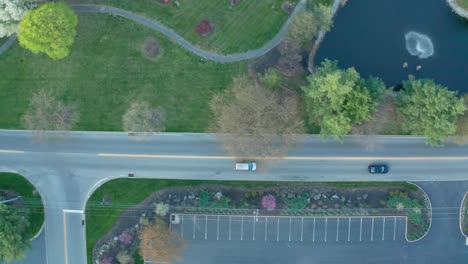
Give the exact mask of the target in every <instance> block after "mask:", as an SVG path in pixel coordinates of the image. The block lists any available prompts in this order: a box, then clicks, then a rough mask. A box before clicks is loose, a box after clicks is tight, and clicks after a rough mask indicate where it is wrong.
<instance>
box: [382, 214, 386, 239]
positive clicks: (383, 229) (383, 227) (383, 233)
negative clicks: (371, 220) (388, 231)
mask: <svg viewBox="0 0 468 264" xmlns="http://www.w3.org/2000/svg"><path fill="white" fill-rule="evenodd" d="M385 218H386V217H384V218H383V226H382V240H385Z"/></svg>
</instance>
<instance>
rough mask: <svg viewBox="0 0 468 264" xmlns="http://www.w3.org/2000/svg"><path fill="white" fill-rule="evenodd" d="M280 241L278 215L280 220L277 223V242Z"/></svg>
mask: <svg viewBox="0 0 468 264" xmlns="http://www.w3.org/2000/svg"><path fill="white" fill-rule="evenodd" d="M278 241H279V217H278V221H277V224H276V242H278Z"/></svg>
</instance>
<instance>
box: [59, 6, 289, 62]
mask: <svg viewBox="0 0 468 264" xmlns="http://www.w3.org/2000/svg"><path fill="white" fill-rule="evenodd" d="M68 2H69V3H92V4H103V5H110V6H114V7H118V8H121V9H125V10H128V11H132V12H135V13H138V14H142V15H144V16H146V17H148V18H152V19H154V20H156V21H159V22H161V23H162V24H164V25H166V26H168V27H170V28H171V29H173V30H174V31H175V32H177V33H178V34H180V35H181V36H182V37H184V38H186V39H187V40H189V41H190V42H192V43H194V44H196V45H199V46H201V47H202V48H203V49H206V50H211V51H214V52H217V53H222V54H230V53H235V52H241V51H247V50H252V49H256V48H259V47H261V46H263V45H264V44H265V43H266V42H268V40H270V39H272V38H273V37H274V36H275V35H276V34H277V33H278V32H279V30H280V28H281V26H282V25H283V24H284V23H285V22H286V20H287V18H288V15H287V14H286V13H285V12H283V11H282V10H281V4H282V3H283V2H284V0H261V1H251V0H241V1H240V4H239V5H238V6H236V7H233V8H231V7H230V4H229V0H222V1H221V0H178V2H179V3H180V7H177V6H176V4H175V2H176V1H174V0H171V2H170V3H168V4H166V5H164V4H161V2H160V0H138V1H135V0H69V1H68ZM203 19H206V20H208V21H210V22H211V23H212V25H213V26H214V31H213V33H212V34H211V35H210V36H208V37H201V36H199V35H198V34H196V33H195V31H194V27H195V26H196V25H197V24H198V23H199V22H200V21H201V20H203Z"/></svg>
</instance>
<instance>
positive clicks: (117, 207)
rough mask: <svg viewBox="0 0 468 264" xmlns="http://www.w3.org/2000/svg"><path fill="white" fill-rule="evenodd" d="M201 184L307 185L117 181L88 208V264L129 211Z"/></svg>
mask: <svg viewBox="0 0 468 264" xmlns="http://www.w3.org/2000/svg"><path fill="white" fill-rule="evenodd" d="M201 184H222V185H230V186H239V187H246V188H249V187H260V186H277V185H281V186H284V185H288V184H300V185H302V184H304V183H303V182H254V181H195V180H161V179H117V180H112V181H109V182H107V183H105V184H103V185H102V186H101V187H99V188H98V189H97V190H96V191H95V192H94V193H93V194H92V195H91V197H90V198H89V200H88V202H87V204H86V246H87V252H88V263H91V258H92V251H93V247H94V245H95V243H96V241H97V240H98V239H99V238H101V237H102V236H103V235H105V234H106V233H107V232H108V231H109V230H110V229H111V228H112V226H113V225H114V224H115V223H116V221H117V220H118V218H119V216H120V214H121V213H122V212H124V211H125V210H126V209H128V208H130V207H133V206H134V205H136V204H138V203H140V202H141V201H143V200H144V199H145V198H146V197H148V196H149V195H150V194H151V193H153V192H156V191H158V190H161V189H163V188H167V187H172V186H196V185H201ZM313 184H314V185H317V184H323V185H332V186H336V187H343V188H353V187H376V186H395V187H404V188H409V189H411V190H413V189H414V188H415V187H414V186H413V185H410V184H408V183H404V182H346V183H343V182H313ZM104 196H106V197H108V198H109V199H110V200H111V204H110V205H106V206H102V205H100V201H101V200H102V198H103V197H104Z"/></svg>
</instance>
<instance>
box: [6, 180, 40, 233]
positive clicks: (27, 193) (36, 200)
mask: <svg viewBox="0 0 468 264" xmlns="http://www.w3.org/2000/svg"><path fill="white" fill-rule="evenodd" d="M0 189H3V190H13V191H15V192H17V193H18V194H19V195H21V196H22V197H23V201H24V204H25V205H26V206H27V207H28V209H29V211H30V218H29V219H30V224H31V225H30V227H29V229H28V235H29V236H30V237H33V236H34V235H36V234H37V232H39V230H40V229H41V226H42V224H43V223H44V205H43V204H42V200H41V197H40V195H39V194H38V193H36V192H35V190H36V188H34V186H33V185H32V184H31V183H30V182H29V181H28V180H26V179H25V178H24V177H23V176H21V175H18V174H15V173H6V172H1V173H0Z"/></svg>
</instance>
